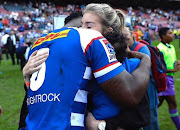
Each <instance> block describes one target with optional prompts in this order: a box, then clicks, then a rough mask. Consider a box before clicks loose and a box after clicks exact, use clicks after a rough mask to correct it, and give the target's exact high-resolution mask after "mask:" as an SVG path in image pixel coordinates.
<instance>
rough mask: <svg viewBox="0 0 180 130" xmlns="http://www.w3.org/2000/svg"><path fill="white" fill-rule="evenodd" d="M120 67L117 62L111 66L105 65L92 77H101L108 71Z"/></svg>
mask: <svg viewBox="0 0 180 130" xmlns="http://www.w3.org/2000/svg"><path fill="white" fill-rule="evenodd" d="M121 65H122V64H121V63H120V62H118V61H116V62H113V63H111V64H108V65H106V66H104V67H102V68H100V69H98V70H96V71H94V77H95V78H98V77H101V76H103V75H105V74H107V73H109V72H110V71H112V70H114V69H116V68H117V67H119V66H121Z"/></svg>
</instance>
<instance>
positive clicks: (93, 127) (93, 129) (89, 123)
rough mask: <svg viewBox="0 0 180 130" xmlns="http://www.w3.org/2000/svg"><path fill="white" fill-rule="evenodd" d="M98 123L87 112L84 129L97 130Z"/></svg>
mask: <svg viewBox="0 0 180 130" xmlns="http://www.w3.org/2000/svg"><path fill="white" fill-rule="evenodd" d="M99 123H100V121H99V120H96V119H95V118H94V116H93V115H92V113H90V112H88V114H87V117H86V129H87V130H99V129H98V124H99Z"/></svg>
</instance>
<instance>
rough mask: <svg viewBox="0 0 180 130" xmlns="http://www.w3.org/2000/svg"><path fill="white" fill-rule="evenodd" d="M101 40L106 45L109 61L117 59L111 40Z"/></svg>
mask: <svg viewBox="0 0 180 130" xmlns="http://www.w3.org/2000/svg"><path fill="white" fill-rule="evenodd" d="M100 42H101V43H102V45H103V46H104V49H105V51H106V54H107V57H108V59H109V62H113V61H116V55H115V54H116V53H115V51H114V47H113V46H112V45H111V43H109V41H108V40H107V39H105V38H103V39H100Z"/></svg>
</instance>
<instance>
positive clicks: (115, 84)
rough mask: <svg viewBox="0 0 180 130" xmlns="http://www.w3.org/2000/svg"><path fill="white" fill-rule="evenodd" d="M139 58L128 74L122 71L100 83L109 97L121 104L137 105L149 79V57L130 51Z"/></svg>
mask: <svg viewBox="0 0 180 130" xmlns="http://www.w3.org/2000/svg"><path fill="white" fill-rule="evenodd" d="M131 53H132V55H134V57H138V58H140V59H141V62H140V64H139V67H138V68H137V69H136V70H135V71H133V72H132V73H131V74H129V73H128V72H127V71H123V72H122V73H120V74H118V75H117V76H115V77H113V78H112V79H110V80H108V81H106V82H104V83H102V84H100V86H101V88H102V89H103V90H104V92H105V93H106V94H108V95H109V96H110V98H111V99H112V100H113V101H115V102H116V103H118V104H119V105H123V106H133V105H137V104H138V103H139V102H140V100H141V99H142V97H143V96H144V94H145V92H146V90H147V88H148V84H149V79H150V66H151V61H150V58H149V57H148V56H147V55H146V54H142V53H139V52H131Z"/></svg>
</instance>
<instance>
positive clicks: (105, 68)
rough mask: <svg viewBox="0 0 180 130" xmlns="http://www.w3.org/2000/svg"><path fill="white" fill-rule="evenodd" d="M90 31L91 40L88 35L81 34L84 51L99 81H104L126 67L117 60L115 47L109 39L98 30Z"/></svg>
mask: <svg viewBox="0 0 180 130" xmlns="http://www.w3.org/2000/svg"><path fill="white" fill-rule="evenodd" d="M91 31H92V30H91ZM89 33H90V34H91V35H93V36H89V38H90V39H89V41H88V38H87V36H83V37H82V36H81V43H82V44H83V45H82V48H83V52H84V54H85V55H86V57H87V58H88V60H89V62H90V64H91V67H92V70H93V74H94V77H95V78H96V80H97V82H98V83H103V82H105V81H107V80H109V79H111V78H113V77H114V76H116V75H118V74H119V73H121V72H122V71H123V70H124V67H123V66H122V64H121V63H120V62H118V61H117V59H116V55H115V51H114V48H113V46H112V45H111V44H110V43H109V41H107V40H106V39H105V38H104V37H103V36H102V35H101V34H100V33H99V32H97V31H94V30H93V31H92V32H89ZM82 34H84V33H82ZM86 35H87V33H86ZM85 37H86V39H85ZM91 37H93V38H91ZM83 39H85V40H83Z"/></svg>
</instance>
